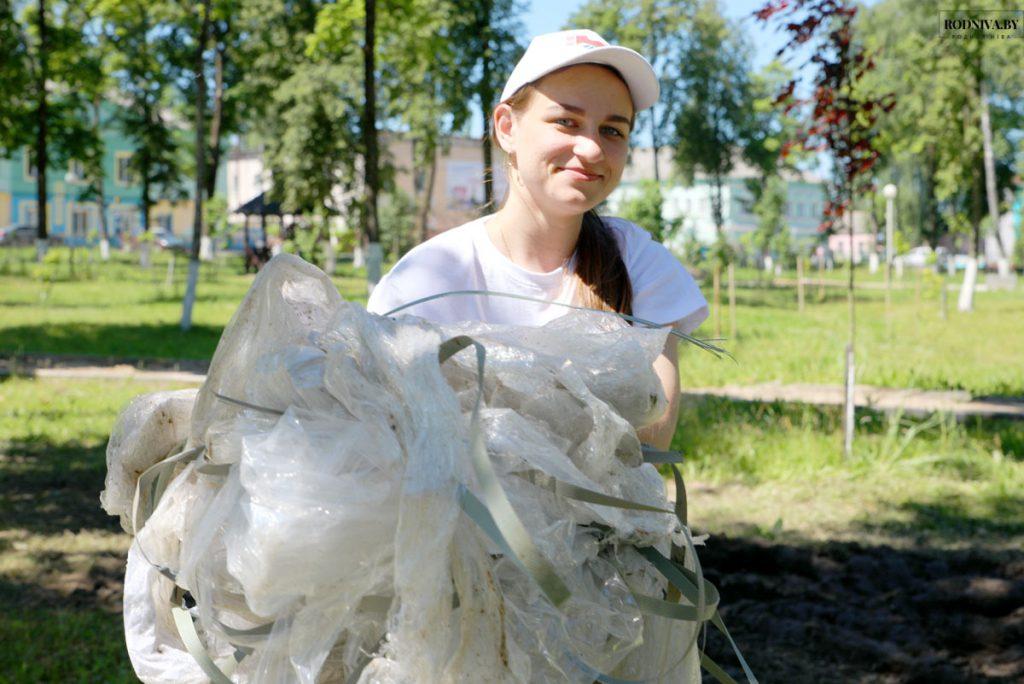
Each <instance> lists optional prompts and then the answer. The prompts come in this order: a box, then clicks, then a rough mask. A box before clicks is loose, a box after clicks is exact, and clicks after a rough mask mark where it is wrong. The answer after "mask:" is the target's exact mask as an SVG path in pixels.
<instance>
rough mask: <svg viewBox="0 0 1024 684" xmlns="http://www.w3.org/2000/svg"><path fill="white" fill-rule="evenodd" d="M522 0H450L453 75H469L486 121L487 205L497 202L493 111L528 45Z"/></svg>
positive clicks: (484, 137) (485, 181)
mask: <svg viewBox="0 0 1024 684" xmlns="http://www.w3.org/2000/svg"><path fill="white" fill-rule="evenodd" d="M525 7H526V5H525V3H524V2H523V0H450V8H451V9H450V12H451V14H450V15H449V17H450V21H452V37H453V39H454V40H455V41H456V45H457V46H458V50H459V55H460V57H459V61H458V68H457V69H456V70H455V72H454V73H453V77H454V78H464V77H465V75H466V74H469V78H468V83H469V88H470V91H471V92H472V93H473V94H474V96H475V98H474V99H475V101H476V104H477V107H479V111H480V114H481V116H482V117H483V122H484V134H483V136H482V138H481V141H480V145H481V149H482V153H483V162H484V206H485V207H491V206H493V204H494V182H493V180H494V174H493V168H494V160H493V159H491V111H492V110H493V109H494V106H495V105H496V104H498V97H500V95H501V89H502V87H503V86H504V85H505V79H507V78H508V75H509V74H510V73H512V69H513V68H514V67H515V65H516V62H518V61H519V58H520V57H521V56H522V54H523V50H524V48H525V46H524V45H522V44H521V43H520V41H519V39H520V36H522V35H523V34H524V29H523V25H522V22H521V20H520V18H519V17H520V16H522V13H523V11H524V10H525Z"/></svg>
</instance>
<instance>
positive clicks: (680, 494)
mask: <svg viewBox="0 0 1024 684" xmlns="http://www.w3.org/2000/svg"><path fill="white" fill-rule="evenodd" d="M672 479H673V480H675V483H676V505H675V513H676V517H677V518H679V522H680V523H682V524H683V526H684V527H686V526H687V522H686V516H687V513H688V512H687V510H686V483H684V482H683V474H682V473H680V472H679V468H677V467H676V465H675V464H674V463H673V464H672Z"/></svg>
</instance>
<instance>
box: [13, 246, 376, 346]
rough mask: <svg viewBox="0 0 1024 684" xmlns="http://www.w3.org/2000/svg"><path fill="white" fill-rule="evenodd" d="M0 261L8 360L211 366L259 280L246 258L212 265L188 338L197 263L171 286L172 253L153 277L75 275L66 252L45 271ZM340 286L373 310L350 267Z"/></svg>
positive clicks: (109, 271) (81, 263)
mask: <svg viewBox="0 0 1024 684" xmlns="http://www.w3.org/2000/svg"><path fill="white" fill-rule="evenodd" d="M0 252H2V253H0V312H2V315H0V352H8V353H11V352H14V353H49V354H72V355H95V356H116V357H128V358H168V359H175V358H178V359H209V358H210V357H211V356H212V355H213V350H214V349H215V348H216V347H217V341H218V340H219V339H220V334H221V331H222V330H223V329H224V326H225V324H227V322H228V320H229V319H230V318H231V315H232V314H233V313H234V312H235V309H236V308H237V307H238V304H239V303H240V302H241V301H242V298H243V297H244V296H245V293H246V291H247V290H248V289H249V286H250V285H251V284H252V281H253V279H254V278H255V276H254V275H253V274H248V275H246V274H244V273H243V272H242V260H241V257H238V256H232V257H222V258H221V259H220V260H219V261H217V262H214V263H204V264H203V265H202V268H201V269H200V271H199V273H200V277H199V285H198V287H197V297H196V303H195V308H194V309H193V314H192V321H193V327H192V330H190V331H189V332H187V333H185V332H182V331H181V329H180V328H179V327H178V322H179V321H180V320H181V301H182V298H183V296H184V292H185V278H186V276H187V273H188V263H187V260H186V259H184V258H182V257H180V256H179V257H178V258H177V261H176V264H175V269H174V278H173V280H172V281H171V282H168V280H167V274H168V268H167V265H168V261H169V260H170V258H171V257H170V254H169V253H167V252H159V251H155V252H154V253H153V254H154V257H153V265H152V267H150V268H149V269H147V270H144V269H142V268H140V267H139V266H138V257H137V256H136V255H131V254H127V255H126V254H121V253H113V254H112V255H111V261H110V262H108V263H106V264H103V263H101V262H99V261H96V262H95V263H92V264H89V263H88V262H86V261H85V259H86V257H85V251H84V250H79V252H80V254H79V255H78V257H77V261H78V263H77V265H76V267H75V270H74V274H72V271H71V268H70V261H69V253H68V252H69V250H67V249H64V248H59V249H53V250H51V255H52V256H51V259H50V262H49V263H46V264H43V265H37V264H34V263H31V262H29V261H25V260H24V259H25V258H27V257H28V253H27V252H24V251H21V252H19V251H18V250H10V249H5V250H2V251H0ZM15 255H17V256H18V258H17V259H15ZM334 282H335V285H337V287H338V290H339V291H340V292H341V293H342V295H343V296H344V297H345V298H346V299H350V300H352V301H359V302H363V303H365V301H366V285H365V275H364V274H362V273H361V272H357V271H356V270H355V269H353V268H352V266H351V265H350V264H342V265H340V266H339V268H338V276H337V277H336V278H335V279H334Z"/></svg>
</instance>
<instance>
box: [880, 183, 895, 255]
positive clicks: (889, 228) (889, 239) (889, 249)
mask: <svg viewBox="0 0 1024 684" xmlns="http://www.w3.org/2000/svg"><path fill="white" fill-rule="evenodd" d="M898 192H899V190H898V189H897V188H896V186H895V185H893V184H892V183H889V184H887V185H886V186H885V187H884V188H882V194H883V195H885V264H886V266H887V267H888V268H892V257H893V252H894V251H896V250H895V246H894V245H893V232H894V231H895V230H896V194H897V193H898Z"/></svg>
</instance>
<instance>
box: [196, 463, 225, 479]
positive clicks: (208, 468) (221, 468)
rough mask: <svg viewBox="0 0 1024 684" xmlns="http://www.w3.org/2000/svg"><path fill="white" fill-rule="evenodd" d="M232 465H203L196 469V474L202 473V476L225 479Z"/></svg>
mask: <svg viewBox="0 0 1024 684" xmlns="http://www.w3.org/2000/svg"><path fill="white" fill-rule="evenodd" d="M232 465H234V464H233V463H204V464H203V465H201V466H198V467H196V472H198V473H202V474H203V475H213V476H215V477H226V476H227V474H228V473H229V472H230V471H231V466H232Z"/></svg>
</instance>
